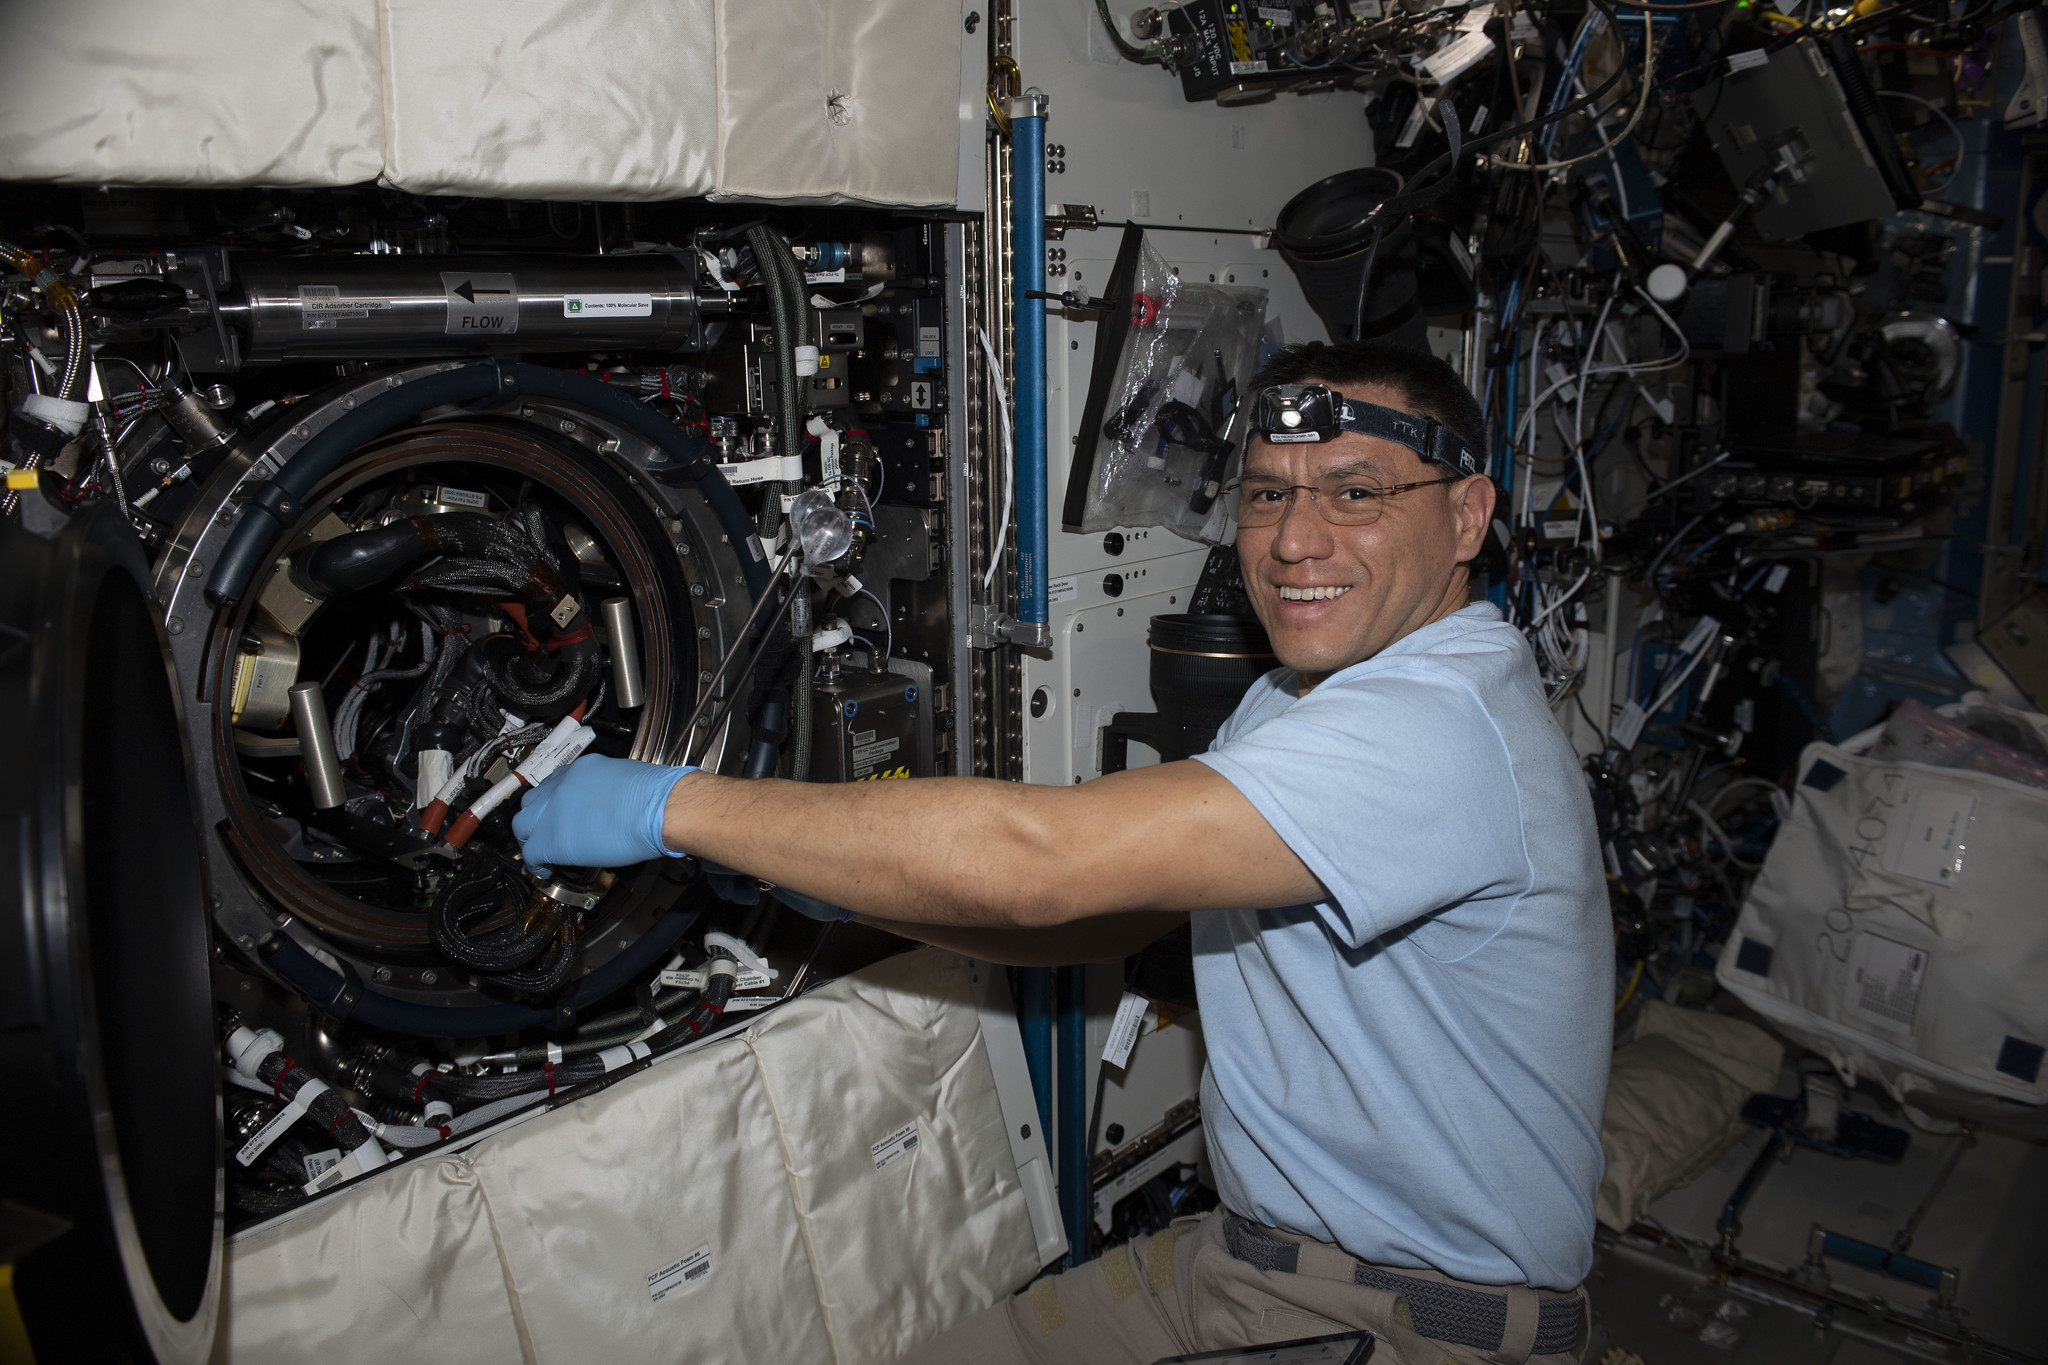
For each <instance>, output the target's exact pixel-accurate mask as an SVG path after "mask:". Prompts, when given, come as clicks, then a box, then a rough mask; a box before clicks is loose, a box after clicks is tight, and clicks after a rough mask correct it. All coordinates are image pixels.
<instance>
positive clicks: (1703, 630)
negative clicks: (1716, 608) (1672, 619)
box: [1678, 616, 1721, 654]
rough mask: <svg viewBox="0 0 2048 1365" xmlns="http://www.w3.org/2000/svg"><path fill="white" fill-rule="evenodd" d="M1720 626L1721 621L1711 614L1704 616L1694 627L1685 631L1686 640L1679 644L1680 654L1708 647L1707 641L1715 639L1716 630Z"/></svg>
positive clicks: (1697, 651) (1691, 652)
mask: <svg viewBox="0 0 2048 1365" xmlns="http://www.w3.org/2000/svg"><path fill="white" fill-rule="evenodd" d="M1720 628H1721V623H1720V622H1719V621H1716V620H1715V619H1714V618H1713V617H1711V616H1702V617H1701V618H1700V619H1699V620H1698V621H1696V622H1695V623H1694V624H1693V628H1692V629H1691V630H1689V631H1687V632H1686V633H1685V642H1684V643H1683V644H1681V645H1679V647H1678V652H1679V653H1680V654H1697V653H1699V652H1700V651H1701V650H1702V649H1704V648H1706V644H1707V641H1709V640H1711V639H1713V638H1714V632H1715V631H1717V630H1719V629H1720Z"/></svg>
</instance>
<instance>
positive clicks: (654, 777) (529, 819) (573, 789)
mask: <svg viewBox="0 0 2048 1365" xmlns="http://www.w3.org/2000/svg"><path fill="white" fill-rule="evenodd" d="M696 771H697V770H696V769H695V768H694V767H688V766H684V767H680V768H671V767H667V766H665V765H663V764H660V763H640V762H636V761H635V760H633V759H630V758H606V757H605V756H604V755H603V754H585V755H583V757H581V758H579V759H577V760H576V761H575V762H574V763H571V764H570V765H569V766H568V767H566V768H564V769H562V770H561V771H560V772H558V773H556V774H555V775H554V776H553V777H550V778H549V779H548V780H547V781H545V782H543V783H541V784H540V785H539V786H538V787H535V788H534V789H533V790H532V791H530V792H528V793H527V794H526V799H525V800H524V801H522V802H521V803H520V805H519V813H518V814H517V815H514V816H513V817H512V835H513V837H514V838H516V839H518V840H519V853H520V856H521V857H523V858H525V859H526V866H527V868H528V870H529V871H531V872H532V873H533V874H534V875H535V876H537V877H547V876H552V875H553V869H554V868H555V867H556V866H558V865H559V866H562V867H630V866H632V865H633V864H634V863H644V862H646V861H647V860H648V859H649V858H680V857H682V856H683V855H682V853H681V852H680V851H678V850H675V849H672V848H670V847H668V846H667V845H666V844H664V843H662V841H661V821H662V816H663V815H664V814H665V813H666V812H667V810H668V794H669V790H670V788H672V787H674V786H675V784H676V783H677V782H679V781H680V780H682V778H683V777H684V776H685V775H687V774H689V773H693V772H696Z"/></svg>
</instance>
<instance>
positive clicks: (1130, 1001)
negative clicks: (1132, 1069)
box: [1102, 991, 1151, 1070]
mask: <svg viewBox="0 0 2048 1365" xmlns="http://www.w3.org/2000/svg"><path fill="white" fill-rule="evenodd" d="M1150 1003H1151V1001H1149V1000H1147V999H1146V998H1145V997H1144V996H1142V995H1139V994H1137V993H1136V992H1134V991H1125V992H1124V998H1123V999H1121V1000H1119V1001H1118V1002H1117V1005H1116V1019H1115V1020H1114V1021H1112V1022H1111V1024H1110V1026H1109V1037H1108V1039H1106V1040H1105V1041H1104V1042H1103V1044H1102V1060H1103V1061H1104V1062H1107V1063H1108V1064H1109V1065H1111V1066H1113V1067H1116V1068H1118V1069H1119V1070H1121V1069H1122V1068H1123V1067H1124V1066H1125V1065H1126V1064H1127V1063H1128V1062H1129V1061H1130V1060H1131V1049H1132V1048H1133V1047H1136V1046H1137V1043H1138V1034H1139V1033H1140V1032H1141V1031H1142V1030H1143V1029H1144V1027H1145V1007H1146V1006H1147V1005H1149V1004H1150Z"/></svg>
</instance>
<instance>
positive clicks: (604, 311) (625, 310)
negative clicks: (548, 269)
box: [562, 294, 654, 318]
mask: <svg viewBox="0 0 2048 1365" xmlns="http://www.w3.org/2000/svg"><path fill="white" fill-rule="evenodd" d="M562 316H563V317H565V318H645V317H652V316H654V295H652V294H570V295H568V296H566V297H565V298H563V300H562Z"/></svg>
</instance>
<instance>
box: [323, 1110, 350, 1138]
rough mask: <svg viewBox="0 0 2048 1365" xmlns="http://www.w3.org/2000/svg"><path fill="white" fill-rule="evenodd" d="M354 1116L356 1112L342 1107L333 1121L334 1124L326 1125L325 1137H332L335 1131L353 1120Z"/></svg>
mask: <svg viewBox="0 0 2048 1365" xmlns="http://www.w3.org/2000/svg"><path fill="white" fill-rule="evenodd" d="M355 1116H356V1111H355V1110H353V1109H350V1108H348V1107H347V1106H346V1105H344V1106H343V1107H342V1111H341V1113H340V1115H339V1116H338V1117H337V1118H336V1119H335V1120H334V1122H332V1123H330V1124H328V1125H327V1136H329V1137H333V1136H334V1130H335V1129H337V1128H339V1127H341V1125H342V1124H344V1123H347V1122H348V1121H349V1120H350V1119H352V1118H354V1117H355Z"/></svg>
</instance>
